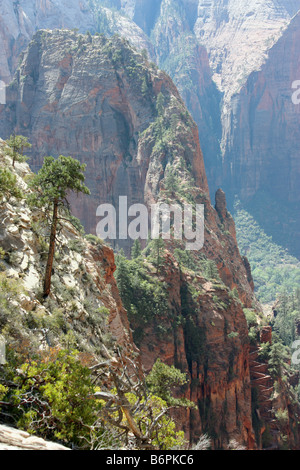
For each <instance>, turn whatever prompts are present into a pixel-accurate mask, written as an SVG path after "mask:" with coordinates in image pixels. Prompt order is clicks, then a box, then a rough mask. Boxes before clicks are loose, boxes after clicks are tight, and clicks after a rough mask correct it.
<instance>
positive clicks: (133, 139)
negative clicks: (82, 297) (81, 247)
mask: <svg viewBox="0 0 300 470" xmlns="http://www.w3.org/2000/svg"><path fill="white" fill-rule="evenodd" d="M145 84H146V85H145ZM159 97H160V101H161V100H163V101H164V107H163V108H159V107H158V102H159ZM0 122H1V128H2V129H5V135H6V136H8V135H9V134H10V133H11V132H12V130H13V129H14V130H15V131H16V132H17V133H20V134H23V135H26V136H27V137H28V138H29V141H30V142H31V143H32V144H33V147H32V151H31V152H30V154H29V155H30V164H31V166H32V167H33V168H34V169H38V168H39V167H40V166H41V164H42V161H43V156H44V155H48V154H50V155H53V156H58V155H59V154H64V155H71V156H73V157H75V158H78V159H79V160H80V161H81V162H82V163H86V165H87V168H86V184H87V185H88V187H89V188H90V189H91V197H90V198H89V199H84V198H80V200H73V201H72V207H73V209H74V212H75V214H76V215H77V216H78V217H79V218H80V219H81V220H82V222H83V223H84V225H85V227H86V229H87V231H90V232H92V233H94V231H95V227H96V221H97V219H96V209H97V206H98V205H99V204H101V203H112V204H114V205H116V206H117V201H118V198H119V196H121V195H122V196H127V197H128V206H130V205H131V204H133V203H142V204H146V205H147V206H148V207H150V204H152V203H154V202H166V201H167V200H170V197H171V199H173V201H174V202H175V201H176V200H178V201H181V200H182V201H183V200H188V199H185V198H189V199H190V200H191V201H194V202H197V203H199V204H204V206H205V243H204V248H203V250H202V251H201V252H200V253H197V252H196V253H194V256H195V260H196V258H199V256H200V258H201V257H202V256H204V257H206V258H207V259H209V260H211V263H212V264H213V265H214V269H215V271H216V273H218V275H217V274H216V276H217V277H219V276H220V281H219V282H220V286H219V287H215V286H214V285H211V284H209V283H208V284H207V283H206V281H205V280H204V278H203V277H201V276H199V277H198V278H197V277H196V278H193V277H191V278H189V277H188V276H187V277H183V278H182V279H181V274H180V272H179V269H178V265H177V266H176V263H175V264H174V259H173V258H172V255H171V258H170V262H169V263H168V265H167V266H166V271H165V274H164V276H165V277H166V280H169V284H170V291H169V296H170V303H172V304H174V308H175V309H178V310H179V311H183V310H184V309H186V310H185V315H186V317H187V325H188V326H187V327H186V328H185V329H179V330H178V338H181V340H179V339H178V342H177V339H176V340H175V338H174V335H173V337H172V335H170V336H169V337H166V338H165V339H162V338H160V337H159V338H155V336H154V333H151V328H150V330H149V334H148V336H147V339H146V340H145V342H144V343H143V344H142V345H141V347H142V351H141V358H142V362H143V363H144V364H143V365H144V367H145V368H146V369H147V370H149V367H151V365H153V361H154V360H155V358H157V357H162V359H164V360H166V362H168V363H169V364H177V365H179V366H180V367H181V368H182V370H184V371H186V372H187V373H188V374H189V376H190V379H191V383H193V384H194V385H190V387H189V389H187V390H186V394H187V395H188V396H189V397H190V399H192V400H193V401H195V403H196V402H197V403H199V410H198V412H196V413H195V414H193V413H191V415H190V416H189V417H188V418H187V417H186V416H185V415H181V417H180V420H179V423H180V426H181V427H182V428H183V429H185V431H186V433H187V435H188V436H189V437H190V438H191V440H193V441H195V440H197V437H199V436H200V434H201V432H202V431H203V430H204V429H208V428H210V427H211V430H212V431H213V430H215V432H219V431H220V430H221V428H222V426H223V425H224V426H225V431H224V433H223V434H222V433H221V434H220V438H219V439H217V438H216V440H215V447H216V448H219V447H222V445H225V444H226V442H227V441H228V439H227V438H228V436H229V437H235V438H238V440H239V441H240V442H241V443H243V444H246V445H247V446H248V447H253V446H254V440H253V433H252V429H251V406H250V403H251V398H250V397H251V391H250V376H249V366H248V346H247V324H246V320H245V316H244V314H243V308H242V304H243V305H244V306H245V307H249V308H251V307H252V306H253V305H256V307H257V309H259V306H258V304H257V303H256V300H255V297H254V295H253V291H252V287H251V286H250V284H249V282H248V275H249V273H247V271H246V268H245V265H244V263H243V260H242V258H241V256H240V253H239V250H238V247H237V242H236V236H235V227H234V221H233V219H232V217H231V215H230V213H229V212H228V210H227V206H226V198H225V194H224V193H223V192H222V191H221V190H220V191H219V192H218V194H217V201H216V208H217V210H215V209H214V208H213V206H212V205H211V201H210V196H209V190H208V184H207V179H206V174H205V169H204V161H203V155H202V152H201V148H200V144H199V135H198V131H197V126H196V125H195V123H194V121H193V120H192V119H191V116H190V115H189V113H188V112H187V110H186V108H185V106H184V104H183V101H182V99H181V98H180V95H179V93H178V91H177V89H176V87H175V85H174V84H173V82H172V81H171V79H170V78H169V77H168V76H167V75H166V74H165V73H163V72H161V71H159V70H158V69H157V68H156V67H153V66H152V65H150V64H149V62H148V61H147V59H145V58H144V57H143V55H141V54H140V53H138V52H136V51H135V50H134V49H133V48H132V47H131V46H130V45H129V43H127V42H126V41H124V40H122V39H118V38H113V39H111V40H110V39H105V38H103V37H101V36H100V37H97V36H95V37H91V36H89V35H85V36H80V35H77V34H76V33H75V32H69V31H61V32H58V31H56V32H53V33H49V32H44V31H42V32H39V33H37V35H36V36H35V38H34V39H33V41H32V42H31V44H30V46H29V48H28V50H27V52H26V53H25V55H24V60H23V62H22V64H21V66H20V69H19V70H18V72H17V74H16V78H15V81H14V82H13V84H12V85H11V87H10V88H9V90H8V104H7V107H6V108H5V110H4V111H3V112H2V113H1V116H0ZM170 168H172V169H173V171H175V175H176V177H177V178H179V179H180V187H179V193H178V194H177V193H176V191H171V193H170V191H169V189H167V188H166V178H167V175H168V172H169V171H170ZM178 198H179V199H178ZM182 198H183V199H182ZM112 242H114V241H112ZM116 243H118V244H119V245H121V243H123V245H121V246H123V247H124V249H126V250H127V252H128V251H129V249H130V247H131V245H132V241H131V240H124V241H122V240H117V241H116ZM170 249H171V252H172V250H173V248H172V246H171V247H170ZM100 253H101V251H100ZM95 255H96V252H95ZM96 256H97V255H96ZM101 258H102V255H101ZM103 258H105V259H107V254H105V256H103ZM96 259H97V258H96ZM172 259H173V261H172ZM212 269H213V268H212ZM106 273H107V277H108V279H112V278H111V276H112V274H113V269H112V268H111V266H110V265H109V264H108V270H107V271H106ZM93 278H94V279H95V276H94V275H93ZM176 280H177V281H176ZM190 283H191V284H193V283H194V284H195V289H196V290H197V291H199V294H197V300H193V297H190V294H189V293H188V292H187V293H186V294H184V293H183V292H182V291H184V290H187V291H189V284H190ZM173 296H174V298H173ZM184 296H185V298H184V299H183V297H184ZM234 296H236V301H234V300H232V299H233V298H234ZM218 302H219V304H220V305H219V306H217V304H218ZM120 309H121V306H120V308H119V309H117V311H118V312H119V315H120V312H121V310H120ZM118 318H120V317H118ZM124 318H126V316H125V312H124V314H123V321H122V322H121V324H122V325H124V321H125V320H124ZM166 321H168V319H166ZM112 324H113V322H112ZM131 326H132V327H134V325H131ZM168 328H169V330H171V331H172V332H173V329H174V324H172V322H171V324H169V325H168ZM114 330H116V328H114ZM121 331H123V329H122V328H121ZM203 334H204V336H203ZM228 335H229V337H228ZM176 338H177V333H176ZM156 344H157V347H155V351H156V352H155V353H153V354H150V353H148V350H151V349H152V347H153V345H156ZM184 345H185V346H184ZM204 345H207V351H210V356H209V357H208V356H205V360H204V356H203V355H202V350H203V348H204ZM194 347H195V348H196V350H195V351H193V348H194ZM194 353H195V354H194ZM208 402H210V403H211V406H208ZM237 402H238V409H239V410H240V411H238V409H237V405H236V403H237ZM224 403H225V404H226V403H227V405H226V406H225V405H224ZM224 406H225V408H224ZM221 409H223V411H222V412H221ZM208 410H209V411H208ZM207 413H212V415H213V416H216V422H215V423H214V424H212V418H211V416H210V417H208V415H207ZM236 421H239V422H240V425H237V424H236ZM226 435H228V436H227V437H224V436H226Z"/></svg>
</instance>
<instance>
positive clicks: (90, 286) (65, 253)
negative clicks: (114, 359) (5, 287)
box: [0, 139, 137, 358]
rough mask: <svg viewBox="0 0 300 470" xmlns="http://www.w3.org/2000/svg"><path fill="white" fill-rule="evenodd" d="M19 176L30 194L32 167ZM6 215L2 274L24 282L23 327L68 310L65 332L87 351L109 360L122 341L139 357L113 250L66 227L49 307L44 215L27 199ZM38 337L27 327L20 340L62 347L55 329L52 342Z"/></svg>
mask: <svg viewBox="0 0 300 470" xmlns="http://www.w3.org/2000/svg"><path fill="white" fill-rule="evenodd" d="M8 159H9V157H6V156H5V145H4V142H3V141H2V140H1V139H0V166H1V168H2V166H3V164H4V163H5V162H6V165H7V161H8ZM14 173H15V175H16V176H17V183H18V186H19V187H20V188H22V191H23V193H24V194H27V195H28V194H30V189H29V188H28V186H27V184H26V183H25V182H24V179H26V177H27V178H28V177H29V176H30V174H31V171H30V169H29V167H28V165H27V164H26V163H22V164H20V163H16V168H15V170H14ZM0 214H1V222H0V244H1V248H2V250H3V252H4V253H5V256H4V258H3V261H2V263H3V265H2V270H3V267H4V269H5V271H6V275H7V278H9V279H12V280H16V281H18V282H19V283H20V285H21V286H22V289H24V294H22V296H21V297H20V298H19V303H17V304H16V305H17V308H18V312H19V319H18V321H20V322H21V321H22V319H23V318H26V317H28V315H30V316H31V317H32V320H33V323H34V322H35V320H34V319H36V321H37V319H38V318H39V317H40V318H41V319H44V321H46V322H47V321H48V320H49V319H50V318H53V312H54V311H56V312H58V311H59V310H60V309H61V308H63V310H61V311H62V312H63V323H62V324H61V325H60V330H61V331H64V332H65V333H66V332H67V331H70V330H71V331H72V333H73V334H74V335H75V337H76V341H77V342H78V343H77V344H80V348H81V349H82V350H83V351H86V352H92V354H96V357H97V355H99V357H104V358H105V357H106V351H107V350H108V348H111V346H112V344H113V342H114V341H117V343H118V344H119V345H122V346H123V347H124V348H125V350H127V351H128V352H129V353H130V354H131V353H133V352H136V351H137V350H136V347H135V346H134V344H133V339H132V335H131V331H130V328H129V322H128V318H127V313H126V311H125V310H124V308H123V306H122V303H121V300H120V296H119V293H118V290H117V287H116V281H115V279H114V277H113V273H114V271H115V269H116V266H115V262H114V253H113V251H112V249H111V248H109V247H107V246H105V245H99V244H98V245H94V244H93V242H92V243H90V242H88V241H87V240H85V239H84V238H83V237H82V236H81V235H80V233H79V232H78V230H77V229H76V228H75V227H74V226H73V225H72V224H70V223H67V222H66V223H65V226H64V228H63V229H62V231H61V234H60V239H59V243H57V247H56V251H57V255H56V258H55V262H54V266H53V269H54V271H53V275H52V289H51V296H50V299H49V302H48V303H47V302H42V299H41V298H40V295H41V293H40V290H41V286H42V283H43V276H44V272H45V263H46V258H45V256H44V255H43V251H44V250H45V248H43V245H42V241H41V240H42V239H43V236H44V228H43V224H42V223H41V212H40V211H38V210H33V209H32V208H30V207H28V205H27V203H26V201H25V199H23V200H21V201H19V202H16V201H13V202H12V203H9V202H5V203H2V204H1V207H0ZM99 312H103V315H102V316H101V314H100V313H99ZM47 319H48V320H47ZM2 328H3V325H2ZM34 331H35V330H34ZM37 331H38V333H35V334H33V335H32V338H31V337H30V336H28V335H30V334H31V333H30V332H28V331H27V330H26V328H25V327H24V328H23V329H21V331H20V337H21V338H22V336H23V335H24V338H26V339H27V340H28V337H29V338H31V340H32V347H36V345H37V344H38V345H39V346H40V348H44V347H45V346H46V345H47V344H48V346H51V347H56V345H57V344H60V343H59V337H60V334H61V331H60V332H59V331H58V330H57V329H56V328H54V329H53V331H52V329H51V328H50V329H49V333H48V334H47V335H46V337H44V335H43V334H42V333H41V330H40V329H37ZM105 335H108V337H109V339H108V341H107V343H106V342H105V341H104V340H103V337H104V336H105ZM24 341H25V339H24ZM13 346H18V344H16V345H13Z"/></svg>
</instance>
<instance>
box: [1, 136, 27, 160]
mask: <svg viewBox="0 0 300 470" xmlns="http://www.w3.org/2000/svg"><path fill="white" fill-rule="evenodd" d="M6 143H7V145H8V151H7V153H8V155H10V156H11V158H12V166H13V167H14V166H15V162H16V161H17V162H25V161H26V160H27V157H26V156H25V155H24V150H25V148H31V144H30V143H29V142H28V139H27V137H24V136H23V135H15V134H13V135H11V136H10V138H9V139H8V140H7V141H6Z"/></svg>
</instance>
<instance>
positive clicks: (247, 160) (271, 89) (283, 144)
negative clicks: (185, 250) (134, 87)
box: [224, 13, 300, 257]
mask: <svg viewBox="0 0 300 470" xmlns="http://www.w3.org/2000/svg"><path fill="white" fill-rule="evenodd" d="M299 27H300V14H299V13H298V15H296V16H295V18H294V19H293V21H292V22H291V23H290V25H289V26H288V28H287V29H286V31H285V32H284V33H283V35H282V37H281V38H280V39H279V40H278V42H277V43H276V45H274V47H273V48H272V49H271V50H270V51H269V53H268V57H267V60H266V63H265V64H264V65H263V66H262V67H261V69H260V70H259V71H258V72H254V73H252V74H251V75H250V77H249V78H248V80H247V83H246V84H245V86H244V87H243V88H242V90H241V92H240V93H239V94H238V95H236V96H235V97H234V106H233V110H232V113H231V133H230V138H229V139H228V142H227V148H226V153H225V157H224V162H225V165H224V174H225V178H226V179H227V183H226V185H225V187H226V188H228V193H229V194H230V196H231V197H233V195H235V194H239V195H240V198H241V200H243V201H244V202H245V203H246V206H247V207H248V208H249V211H250V213H252V215H253V216H254V217H255V218H256V220H257V221H258V222H259V223H260V225H261V226H262V227H263V228H264V229H265V231H266V232H267V234H268V235H272V236H273V239H274V241H276V242H277V243H279V244H281V245H283V246H284V247H286V248H288V249H289V251H290V253H292V254H294V255H295V256H297V257H299V256H300V251H299V243H298V240H299V235H300V218H299V207H300V206H299V204H300V193H299V178H300V167H299V140H300V139H299V119H300V106H299V104H297V103H294V102H293V99H292V95H293V93H294V91H295V90H294V89H293V88H292V84H293V82H294V81H296V80H298V79H299V76H300V67H299V64H300V60H299V48H298V47H297V44H298V42H299Z"/></svg>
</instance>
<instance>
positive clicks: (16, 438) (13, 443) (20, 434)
mask: <svg viewBox="0 0 300 470" xmlns="http://www.w3.org/2000/svg"><path fill="white" fill-rule="evenodd" d="M0 450H70V449H68V448H67V447H64V446H62V445H60V444H55V443H54V442H47V441H44V440H43V439H41V438H39V437H36V436H31V435H30V434H28V433H27V432H24V431H19V430H18V429H14V428H11V427H8V426H1V425H0Z"/></svg>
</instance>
